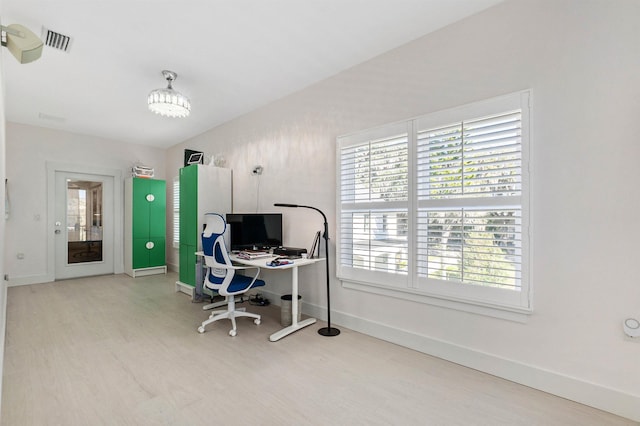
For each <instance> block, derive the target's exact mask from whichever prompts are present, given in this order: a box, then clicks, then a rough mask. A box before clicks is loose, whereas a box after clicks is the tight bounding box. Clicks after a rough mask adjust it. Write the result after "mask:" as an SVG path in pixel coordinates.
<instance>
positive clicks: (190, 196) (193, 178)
mask: <svg viewBox="0 0 640 426" xmlns="http://www.w3.org/2000/svg"><path fill="white" fill-rule="evenodd" d="M197 216H198V167H197V166H196V165H193V166H187V167H184V168H182V169H180V281H181V282H183V283H185V284H188V285H191V286H195V285H196V273H195V270H196V268H195V264H196V255H195V252H196V250H197V247H198V240H197V238H198V236H199V235H200V234H199V233H198V230H197V228H198V217H197Z"/></svg>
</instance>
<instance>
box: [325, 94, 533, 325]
mask: <svg viewBox="0 0 640 426" xmlns="http://www.w3.org/2000/svg"><path fill="white" fill-rule="evenodd" d="M516 109H519V110H520V111H521V137H520V141H521V158H522V160H521V195H520V196H519V197H516V198H517V199H518V200H519V201H520V203H519V205H517V207H518V208H520V209H521V233H520V238H521V247H520V248H521V265H520V268H521V269H520V288H519V290H518V289H504V288H496V287H489V286H482V285H468V284H462V283H452V282H451V281H445V280H438V279H426V278H424V277H422V278H420V277H418V273H417V268H416V260H417V256H416V252H417V237H416V229H417V216H418V213H417V212H418V209H419V208H420V207H421V206H422V207H424V205H425V204H424V202H423V201H419V200H418V196H417V192H418V190H417V185H418V183H417V160H416V154H417V148H416V146H417V133H418V131H419V130H420V129H424V128H432V127H438V126H444V125H449V124H450V123H455V122H461V121H466V120H473V119H477V118H482V117H487V116H491V115H495V114H501V113H504V112H507V111H513V110H516ZM530 116H531V92H530V91H529V90H527V91H521V92H517V93H512V94H509V95H506V96H501V97H497V98H493V99H489V100H485V101H481V102H476V103H472V104H468V105H464V106H460V107H456V108H452V109H448V110H444V111H439V112H435V113H431V114H427V115H424V116H421V117H416V118H414V119H410V120H406V121H403V122H399V123H393V124H389V125H385V126H381V127H378V128H375V129H369V130H365V131H362V132H357V133H353V134H349V135H345V136H340V137H338V138H337V149H336V158H337V163H336V164H337V179H336V181H337V185H338V186H337V196H336V204H337V205H336V212H337V221H338V226H337V227H336V249H337V250H336V260H337V261H336V264H337V268H336V272H337V276H338V278H339V279H340V280H341V281H342V284H343V286H344V287H346V288H352V289H356V290H361V291H366V292H370V293H376V294H380V295H384V296H389V297H396V298H402V299H406V300H412V301H417V302H422V303H427V304H433V305H438V306H443V307H449V308H453V309H458V310H463V311H468V312H474V313H479V314H484V315H489V316H494V317H499V318H505V319H510V320H515V321H521V322H524V321H526V318H527V316H528V314H530V313H531V312H532V309H533V304H532V289H531V280H530V269H529V268H530V266H529V265H530V263H531V250H530V248H531V242H530V233H531V232H530V223H531V220H530V213H531V208H530V190H529V180H530V176H529V175H530V169H531V167H530V155H529V152H530V149H531V135H530V133H531V131H530V121H531V117H530ZM401 131H406V132H407V133H408V135H409V138H408V150H409V151H408V152H409V161H408V181H409V182H408V192H409V196H408V199H407V201H406V202H391V203H384V208H389V209H407V211H408V226H409V232H408V233H407V240H408V241H407V242H408V250H409V256H408V271H407V273H406V274H399V273H386V272H380V271H373V270H368V269H361V268H354V267H349V266H348V265H343V264H342V262H341V257H342V256H343V254H344V253H343V250H342V236H343V235H342V234H343V230H342V225H343V224H342V222H341V218H342V217H343V212H349V211H351V210H353V209H359V208H362V209H372V210H374V211H375V209H379V208H380V207H381V203H376V202H370V203H358V202H356V203H347V202H342V200H341V186H342V185H341V179H342V177H341V175H342V171H341V161H342V158H341V155H342V149H343V148H347V149H348V147H351V146H357V145H359V144H362V143H366V142H367V141H371V140H376V139H380V138H384V137H388V136H391V135H393V134H397V133H398V132H401ZM497 198H500V197H491V199H490V200H489V202H488V204H487V205H486V206H490V205H491V204H492V203H495V202H496V200H495V199H497ZM511 201H513V200H511ZM497 204H498V205H500V203H499V202H498V203H497ZM461 205H464V202H462V203H461ZM350 227H351V224H350V223H347V228H350ZM345 235H346V234H345ZM345 253H350V252H349V250H348V249H345Z"/></svg>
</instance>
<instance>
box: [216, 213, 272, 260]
mask: <svg viewBox="0 0 640 426" xmlns="http://www.w3.org/2000/svg"><path fill="white" fill-rule="evenodd" d="M227 224H228V225H229V228H228V231H227V232H229V246H230V247H229V249H230V250H231V251H240V250H248V249H249V250H265V249H270V248H274V247H281V246H282V213H227Z"/></svg>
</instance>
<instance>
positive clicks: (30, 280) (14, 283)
mask: <svg viewBox="0 0 640 426" xmlns="http://www.w3.org/2000/svg"><path fill="white" fill-rule="evenodd" d="M53 281H54V279H53V278H52V277H50V276H49V275H47V274H42V275H25V276H22V277H11V276H10V277H9V281H7V287H18V286H21V285H31V284H42V283H50V282H53Z"/></svg>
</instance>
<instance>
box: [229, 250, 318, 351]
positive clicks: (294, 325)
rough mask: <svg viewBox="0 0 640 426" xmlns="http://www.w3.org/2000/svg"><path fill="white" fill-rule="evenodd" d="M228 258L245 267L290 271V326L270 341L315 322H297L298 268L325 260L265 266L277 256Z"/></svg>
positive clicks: (275, 334) (306, 320) (299, 260)
mask: <svg viewBox="0 0 640 426" xmlns="http://www.w3.org/2000/svg"><path fill="white" fill-rule="evenodd" d="M229 257H230V258H231V260H233V261H234V262H238V263H241V264H243V265H247V266H254V267H257V268H262V269H268V270H270V271H273V270H279V271H282V270H284V269H291V325H290V326H288V327H285V328H283V329H282V330H279V331H276V332H275V333H273V334H272V335H271V336H269V340H270V341H272V342H277V341H278V340H280V339H282V338H283V337H285V336H288V335H289V334H291V333H294V332H296V331H298V330H300V329H302V328H305V327H307V326H309V325H311V324H313V323H315V322H316V319H315V318H307V319H304V320H302V321H300V322H298V310H299V309H300V307H299V306H298V268H299V267H300V266H307V265H313V264H314V263H317V262H322V261H324V260H325V259H294V260H292V262H293V263H290V264H288V265H281V266H267V263H269V262H271V260H273V259H275V258H276V257H279V256H273V257H272V258H269V257H266V258H265V257H263V258H260V259H254V260H246V259H240V258H238V256H236V255H230V256H229Z"/></svg>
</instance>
